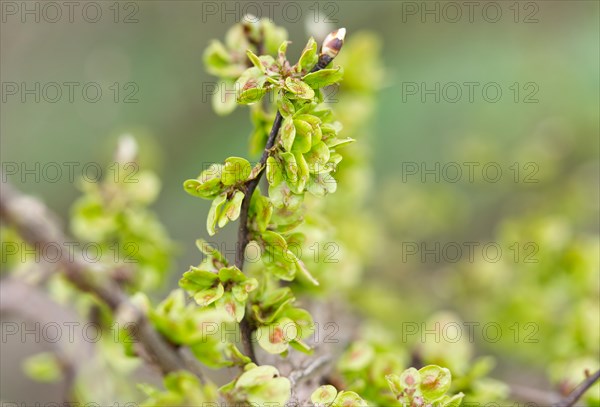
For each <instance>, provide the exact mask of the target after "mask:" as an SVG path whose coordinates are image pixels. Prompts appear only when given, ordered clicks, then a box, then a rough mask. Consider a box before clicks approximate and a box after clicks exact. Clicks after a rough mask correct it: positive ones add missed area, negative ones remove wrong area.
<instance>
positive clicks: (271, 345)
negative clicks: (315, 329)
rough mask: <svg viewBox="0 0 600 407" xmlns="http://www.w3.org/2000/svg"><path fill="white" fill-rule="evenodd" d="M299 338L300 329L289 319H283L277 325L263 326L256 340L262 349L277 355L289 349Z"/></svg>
mask: <svg viewBox="0 0 600 407" xmlns="http://www.w3.org/2000/svg"><path fill="white" fill-rule="evenodd" d="M297 337H298V327H297V326H296V324H295V323H294V321H292V320H291V319H289V318H281V319H280V320H278V321H277V322H276V323H274V324H271V325H266V326H261V327H259V328H258V329H257V330H256V338H257V340H258V344H259V345H260V347H261V348H263V349H264V350H266V351H267V352H269V353H271V354H274V355H277V354H280V353H282V352H285V351H286V350H287V349H288V348H289V342H291V341H293V340H295V339H296V338H297Z"/></svg>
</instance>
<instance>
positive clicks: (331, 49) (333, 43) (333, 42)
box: [321, 28, 346, 60]
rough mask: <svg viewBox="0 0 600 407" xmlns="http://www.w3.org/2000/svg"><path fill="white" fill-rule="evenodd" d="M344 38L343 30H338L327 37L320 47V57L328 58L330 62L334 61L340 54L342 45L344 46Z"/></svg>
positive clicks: (344, 32) (344, 31) (344, 30)
mask: <svg viewBox="0 0 600 407" xmlns="http://www.w3.org/2000/svg"><path fill="white" fill-rule="evenodd" d="M345 36H346V29H345V28H340V29H339V30H335V31H333V32H332V33H330V34H329V35H327V37H325V40H324V41H323V46H322V47H321V55H326V56H328V57H329V58H330V60H331V59H334V58H335V57H336V56H337V54H338V53H339V52H340V49H342V45H344V37H345Z"/></svg>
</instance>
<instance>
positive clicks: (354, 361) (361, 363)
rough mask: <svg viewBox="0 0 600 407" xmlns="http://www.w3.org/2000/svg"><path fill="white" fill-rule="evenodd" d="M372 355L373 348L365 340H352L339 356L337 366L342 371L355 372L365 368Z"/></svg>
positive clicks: (373, 353) (373, 352) (373, 354)
mask: <svg viewBox="0 0 600 407" xmlns="http://www.w3.org/2000/svg"><path fill="white" fill-rule="evenodd" d="M374 356H375V350H374V349H373V347H372V346H371V345H369V344H368V343H367V342H364V341H358V342H354V343H353V344H352V345H351V346H350V348H349V349H348V350H347V351H346V352H345V353H344V355H343V356H342V358H340V361H339V362H338V366H339V368H340V369H341V370H342V371H353V372H357V371H360V370H362V369H364V368H366V367H367V366H368V365H369V363H371V362H372V361H373V358H374Z"/></svg>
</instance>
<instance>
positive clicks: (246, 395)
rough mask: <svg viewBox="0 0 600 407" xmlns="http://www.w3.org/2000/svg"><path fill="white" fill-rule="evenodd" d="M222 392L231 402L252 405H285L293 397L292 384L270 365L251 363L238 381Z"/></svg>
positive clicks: (224, 387) (228, 385) (225, 387)
mask: <svg viewBox="0 0 600 407" xmlns="http://www.w3.org/2000/svg"><path fill="white" fill-rule="evenodd" d="M219 390H220V392H221V394H222V395H224V397H225V398H226V399H228V400H229V401H231V402H238V403H239V402H247V403H250V405H261V406H262V405H269V404H272V405H284V404H285V403H286V402H287V401H288V400H289V398H290V395H291V383H290V381H289V380H288V379H287V378H285V377H281V376H279V371H278V370H277V369H276V368H275V367H273V366H268V365H262V366H256V365H255V364H254V363H249V364H247V365H246V366H245V367H244V373H242V374H241V375H240V376H239V377H238V378H237V379H235V380H234V381H232V382H231V383H229V384H226V385H225V386H223V387H221V388H220V389H219Z"/></svg>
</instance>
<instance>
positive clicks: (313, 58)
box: [296, 37, 319, 72]
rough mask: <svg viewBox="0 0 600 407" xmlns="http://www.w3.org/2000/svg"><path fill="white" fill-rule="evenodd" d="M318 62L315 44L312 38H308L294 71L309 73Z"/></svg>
mask: <svg viewBox="0 0 600 407" xmlns="http://www.w3.org/2000/svg"><path fill="white" fill-rule="evenodd" d="M318 61H319V56H318V55H317V43H316V41H315V39H314V38H313V37H310V39H309V40H308V43H307V44H306V46H305V47H304V50H303V51H302V55H300V60H299V61H298V64H297V65H296V71H297V72H306V71H310V70H311V69H312V68H313V67H314V66H315V65H316V64H317V62H318Z"/></svg>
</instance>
